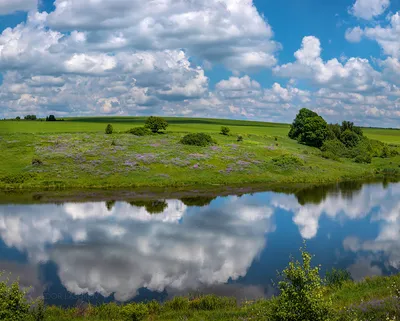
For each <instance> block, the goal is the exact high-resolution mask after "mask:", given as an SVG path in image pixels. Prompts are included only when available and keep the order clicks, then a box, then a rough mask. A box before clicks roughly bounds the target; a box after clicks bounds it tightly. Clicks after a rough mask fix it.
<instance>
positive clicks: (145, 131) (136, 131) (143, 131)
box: [128, 127, 151, 136]
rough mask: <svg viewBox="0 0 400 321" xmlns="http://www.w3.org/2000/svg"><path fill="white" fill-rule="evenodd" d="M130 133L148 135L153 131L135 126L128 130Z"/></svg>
mask: <svg viewBox="0 0 400 321" xmlns="http://www.w3.org/2000/svg"><path fill="white" fill-rule="evenodd" d="M128 133H130V134H132V135H135V136H148V135H151V131H150V130H149V129H148V128H146V127H135V128H132V129H129V130H128Z"/></svg>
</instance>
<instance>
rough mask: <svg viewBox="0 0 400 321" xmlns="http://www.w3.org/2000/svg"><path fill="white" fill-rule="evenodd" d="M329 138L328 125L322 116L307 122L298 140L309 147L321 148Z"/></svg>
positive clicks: (308, 119) (311, 118) (309, 119)
mask: <svg viewBox="0 0 400 321" xmlns="http://www.w3.org/2000/svg"><path fill="white" fill-rule="evenodd" d="M328 136H329V130H328V124H327V123H326V121H325V120H324V119H323V118H322V117H321V116H315V117H310V118H307V119H306V120H305V122H304V127H303V132H302V133H301V134H300V136H299V137H298V140H299V141H300V142H301V143H303V144H306V145H308V146H314V147H321V146H322V144H323V143H324V141H325V140H326V139H327V138H328Z"/></svg>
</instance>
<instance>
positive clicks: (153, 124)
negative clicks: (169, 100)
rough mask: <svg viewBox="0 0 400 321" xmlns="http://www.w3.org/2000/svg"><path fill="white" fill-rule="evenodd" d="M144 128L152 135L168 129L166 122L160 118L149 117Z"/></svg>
mask: <svg viewBox="0 0 400 321" xmlns="http://www.w3.org/2000/svg"><path fill="white" fill-rule="evenodd" d="M144 127H146V128H148V129H150V130H151V131H152V132H153V133H158V132H159V131H160V130H165V129H167V127H168V123H167V121H166V120H165V119H164V118H162V117H155V116H150V117H149V118H147V120H146V122H145V125H144Z"/></svg>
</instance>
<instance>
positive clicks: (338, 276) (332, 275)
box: [325, 268, 353, 288]
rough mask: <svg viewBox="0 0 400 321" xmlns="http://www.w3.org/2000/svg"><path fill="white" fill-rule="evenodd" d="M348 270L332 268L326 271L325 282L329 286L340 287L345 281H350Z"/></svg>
mask: <svg viewBox="0 0 400 321" xmlns="http://www.w3.org/2000/svg"><path fill="white" fill-rule="evenodd" d="M352 280H353V279H352V277H351V274H350V272H349V271H347V270H343V269H335V268H333V269H332V270H331V271H328V272H326V275H325V284H326V285H327V286H329V287H331V288H340V287H341V286H342V285H343V284H344V283H345V282H348V281H352Z"/></svg>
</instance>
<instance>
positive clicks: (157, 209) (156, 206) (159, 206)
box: [129, 200, 168, 214]
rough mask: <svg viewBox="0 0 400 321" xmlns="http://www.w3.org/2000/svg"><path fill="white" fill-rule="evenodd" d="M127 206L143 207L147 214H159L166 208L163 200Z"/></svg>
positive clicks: (166, 205)
mask: <svg viewBox="0 0 400 321" xmlns="http://www.w3.org/2000/svg"><path fill="white" fill-rule="evenodd" d="M129 204H131V205H132V206H137V207H144V208H145V209H146V211H147V212H148V213H149V214H160V213H163V212H164V211H165V210H166V209H167V208H168V203H167V202H166V201H165V200H148V201H133V202H130V203H129Z"/></svg>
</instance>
